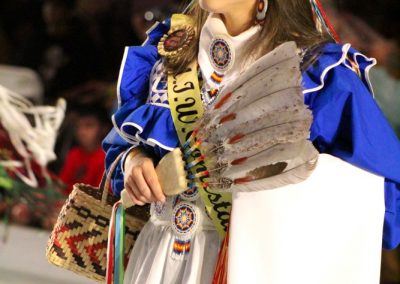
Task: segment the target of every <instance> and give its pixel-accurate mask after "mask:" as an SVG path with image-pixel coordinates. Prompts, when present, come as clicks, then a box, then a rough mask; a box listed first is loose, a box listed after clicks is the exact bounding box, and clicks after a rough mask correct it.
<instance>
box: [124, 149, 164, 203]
mask: <svg viewBox="0 0 400 284" xmlns="http://www.w3.org/2000/svg"><path fill="white" fill-rule="evenodd" d="M124 186H125V189H126V191H127V192H128V194H129V196H130V198H131V199H132V201H133V202H134V203H135V204H136V205H144V204H145V203H150V202H154V201H160V202H163V203H164V202H165V195H164V193H163V191H162V189H161V186H160V183H159V182H158V177H157V173H156V171H155V168H154V163H153V160H152V159H151V158H149V157H148V156H147V155H146V154H145V153H143V152H142V151H141V150H140V148H136V149H134V150H133V151H132V152H131V153H129V154H128V156H127V158H126V160H125V175H124Z"/></svg>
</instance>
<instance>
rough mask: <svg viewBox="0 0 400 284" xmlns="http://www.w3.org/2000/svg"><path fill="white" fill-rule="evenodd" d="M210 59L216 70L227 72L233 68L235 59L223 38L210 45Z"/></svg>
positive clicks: (218, 38) (216, 39)
mask: <svg viewBox="0 0 400 284" xmlns="http://www.w3.org/2000/svg"><path fill="white" fill-rule="evenodd" d="M210 58H211V63H212V65H213V67H214V68H215V69H216V70H218V71H220V72H225V71H227V70H228V69H229V68H230V67H231V66H232V62H233V58H234V54H233V50H232V48H231V47H230V46H229V44H228V41H227V40H225V39H223V38H221V37H217V38H215V39H214V40H213V41H212V42H211V45H210Z"/></svg>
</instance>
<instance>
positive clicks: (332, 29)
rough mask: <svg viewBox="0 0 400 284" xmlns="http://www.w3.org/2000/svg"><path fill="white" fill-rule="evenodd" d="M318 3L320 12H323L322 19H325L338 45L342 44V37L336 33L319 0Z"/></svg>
mask: <svg viewBox="0 0 400 284" xmlns="http://www.w3.org/2000/svg"><path fill="white" fill-rule="evenodd" d="M316 3H317V5H318V8H319V10H320V12H321V15H322V18H324V21H325V23H326V25H327V26H328V28H329V30H330V31H331V33H332V35H333V38H334V40H335V41H336V42H337V43H340V42H341V41H340V37H339V36H338V34H337V33H336V31H335V29H334V28H333V26H332V24H331V22H330V21H329V19H328V16H327V15H326V12H325V10H324V8H323V7H322V4H321V2H320V1H319V0H316Z"/></svg>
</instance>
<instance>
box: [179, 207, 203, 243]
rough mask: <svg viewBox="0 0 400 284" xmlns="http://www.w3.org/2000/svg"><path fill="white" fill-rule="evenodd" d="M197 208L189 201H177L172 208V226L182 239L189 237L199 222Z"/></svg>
mask: <svg viewBox="0 0 400 284" xmlns="http://www.w3.org/2000/svg"><path fill="white" fill-rule="evenodd" d="M199 217H200V214H199V212H198V208H197V207H196V206H195V205H194V204H192V203H189V202H184V201H183V202H181V203H179V204H178V205H177V206H176V207H175V208H174V210H173V215H172V228H173V229H174V231H175V233H176V235H177V236H178V237H179V238H180V239H182V240H184V239H190V238H191V236H192V234H193V233H194V232H195V230H196V228H197V226H198V224H199Z"/></svg>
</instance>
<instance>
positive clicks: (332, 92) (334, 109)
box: [305, 64, 400, 249]
mask: <svg viewBox="0 0 400 284" xmlns="http://www.w3.org/2000/svg"><path fill="white" fill-rule="evenodd" d="M361 71H362V72H364V70H361ZM307 72H313V71H312V70H308V71H307ZM364 75H365V74H363V76H364ZM306 77H307V76H306ZM308 77H311V76H308ZM362 78H363V77H361V79H360V76H358V75H357V74H356V73H355V72H354V71H352V70H351V69H350V68H349V67H348V66H346V65H345V64H340V65H338V66H336V67H335V68H332V69H330V70H329V72H327V73H326V74H325V77H324V79H323V81H324V86H323V88H322V89H320V90H318V91H313V92H306V93H305V103H306V104H307V105H308V106H309V107H310V109H311V110H312V112H313V116H314V120H313V124H312V126H311V134H310V139H311V140H312V141H313V143H314V145H315V146H316V148H317V149H318V150H319V151H320V152H322V153H328V154H331V155H334V156H336V157H339V158H341V159H343V160H345V161H347V162H349V163H351V164H353V165H355V166H358V167H360V168H362V169H365V170H367V171H369V172H372V173H375V174H377V175H380V176H383V177H385V205H386V214H385V225H384V239H383V245H384V247H385V248H388V249H391V248H394V247H396V246H397V245H398V244H399V243H400V142H399V140H398V138H397V136H396V135H395V133H394V131H393V129H392V128H391V126H390V125H389V123H388V121H387V120H386V118H385V117H384V115H383V113H382V112H381V110H380V109H379V107H378V106H377V104H376V102H375V101H374V99H373V96H372V95H371V93H370V90H369V86H368V84H366V83H365V81H363V80H362Z"/></svg>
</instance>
